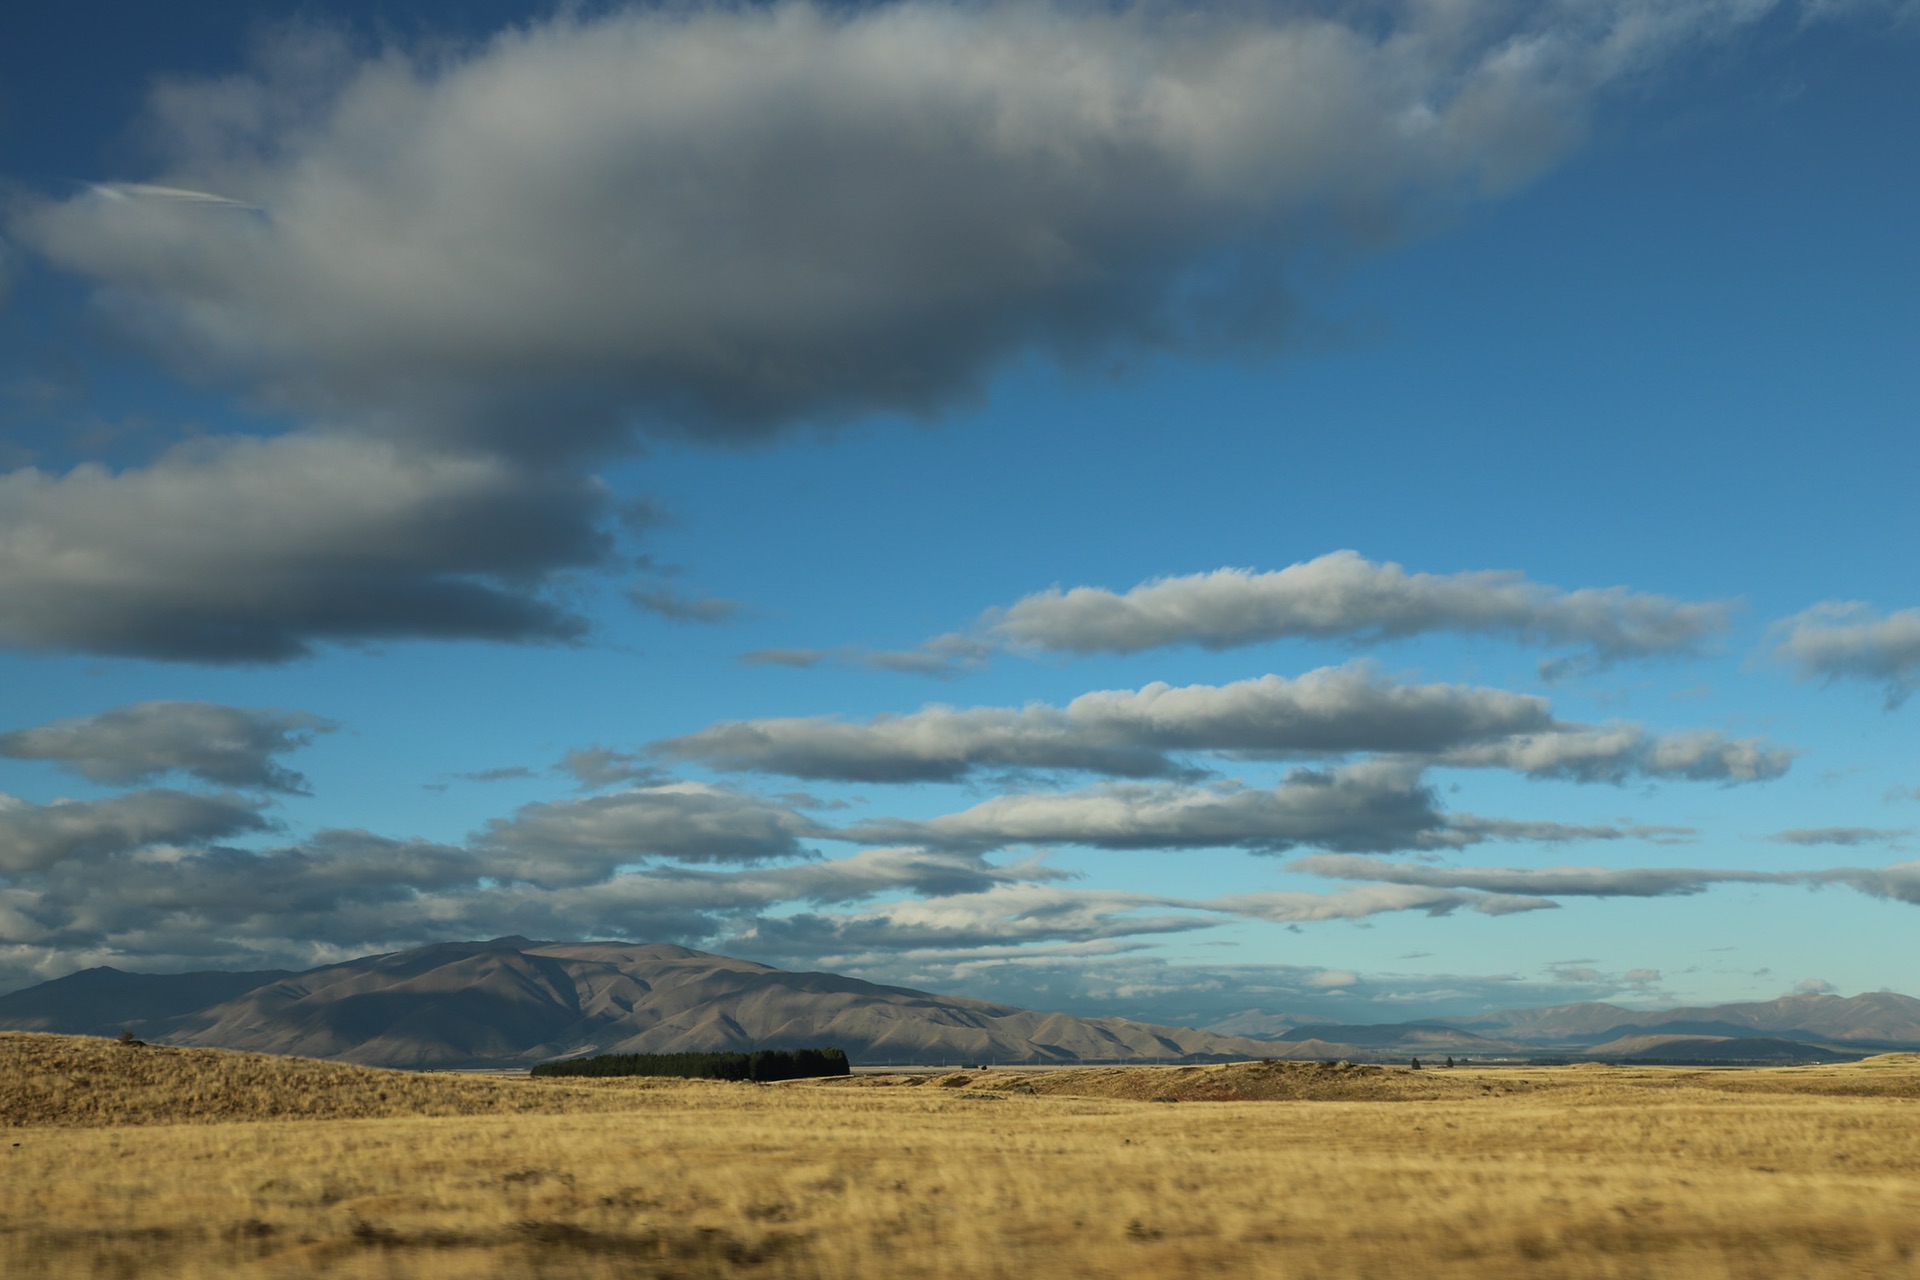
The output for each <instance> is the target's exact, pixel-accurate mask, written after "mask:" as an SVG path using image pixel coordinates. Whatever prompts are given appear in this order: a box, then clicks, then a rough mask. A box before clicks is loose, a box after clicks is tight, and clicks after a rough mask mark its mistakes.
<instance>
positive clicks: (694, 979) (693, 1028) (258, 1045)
mask: <svg viewBox="0 0 1920 1280" xmlns="http://www.w3.org/2000/svg"><path fill="white" fill-rule="evenodd" d="M0 1030H12V1031H49V1032H61V1033H67V1034H81V1035H118V1034H120V1033H122V1032H123V1031H127V1032H132V1033H133V1034H134V1035H136V1036H138V1037H140V1038H143V1039H147V1040H151V1041H156V1042H162V1043H167V1044H177V1045H188V1046H198V1047H208V1048H226V1049H249V1050H255V1051H259V1052H267V1053H281V1054H295V1055H300V1056H303V1057H314V1058H333V1059H338V1060H341V1061H346V1062H358V1063H364V1064H368V1065H378V1066H393V1067H411V1068H471V1067H518V1066H527V1065H531V1064H533V1063H536V1062H544V1061H549V1060H552V1059H555V1058H566V1057H575V1056H580V1055H584V1054H593V1053H673V1052H682V1051H689V1050H695V1051H705V1050H745V1049H755V1048H798V1047H806V1046H829V1045H830V1046H835V1047H838V1048H842V1049H844V1050H846V1051H847V1053H848V1055H849V1056H850V1057H852V1058H853V1059H854V1061H856V1062H860V1063H869V1064H873V1063H885V1062H899V1063H941V1062H950V1063H955V1064H961V1063H974V1062H1001V1063H1014V1062H1022V1063H1032V1062H1054V1063H1072V1062H1116V1061H1117V1062H1129V1061H1136V1062H1144V1061H1168V1060H1173V1061H1185V1062H1203V1061H1220V1060H1227V1059H1236V1058H1294V1059H1333V1058H1350V1059H1354V1060H1366V1059H1404V1058H1407V1057H1413V1056H1430V1057H1438V1056H1442V1055H1446V1056H1459V1057H1470V1058H1473V1059H1477V1060H1487V1059H1501V1058H1507V1059H1513V1058H1539V1057H1544V1056H1582V1057H1593V1058H1606V1059H1614V1060H1636V1059H1638V1060H1658V1061H1703V1062H1713V1061H1724V1062H1757V1061H1773V1062H1789V1061H1825V1060H1833V1059H1835V1058H1845V1057H1859V1056H1864V1055H1865V1054H1868V1053H1874V1052H1879V1051H1882V1050H1887V1049H1905V1048H1920V1000H1915V999H1912V998H1911V997H1908V996H1902V995H1896V994H1893V993H1891V992H1878V993H1872V994H1868V995H1860V996H1854V997H1851V998H1843V997H1840V996H1832V995H1801V996H1788V997H1785V998H1783V999H1779V1000H1772V1001H1766V1002H1764V1003H1754V1004H1730V1005H1715V1006H1710V1007H1702V1008H1687V1009H1669V1010H1662V1011H1657V1012H1650V1011H1646V1010H1636V1009H1627V1008H1623V1007H1621V1006H1618V1005H1611V1004H1597V1003H1583V1004H1572V1005H1560V1006H1555V1007H1552V1008H1545V1009H1524V1010H1510V1011H1504V1012H1499V1013H1488V1014H1481V1015H1476V1016H1473V1017H1467V1018H1454V1019H1447V1020H1438V1019H1427V1020H1422V1021H1417V1022H1404V1023H1387V1024H1367V1025H1358V1024H1343V1023H1324V1022H1322V1023H1306V1022H1302V1021H1299V1020H1297V1019H1293V1018H1289V1017H1287V1016H1286V1015H1275V1014H1268V1013H1262V1012H1257V1011H1256V1012H1250V1013H1247V1014H1243V1015H1240V1016H1238V1017H1235V1018H1231V1019H1227V1020H1226V1021H1224V1022H1220V1023H1216V1024H1215V1025H1214V1026H1213V1027H1211V1028H1208V1029H1205V1030H1197V1029H1194V1028H1189V1027H1164V1026H1155V1025H1151V1024H1147V1023H1141V1022H1132V1021H1128V1020H1126V1019H1123V1018H1075V1017H1069V1016H1067V1015H1065V1014H1058V1013H1038V1012H1034V1011H1032V1010H1027V1009H1019V1008H1015V1007H1013V1006H1011V1005H1004V1004H996V1003H991V1002H988V1001H984V1000H972V999H967V998H965V997H959V996H944V995H935V994H932V993H930V992H925V991H916V990H913V989H911V988H907V987H893V986H884V985H881V984H877V983H871V982H865V981H862V980H860V979H858V978H849V977H844V976H842V975H839V974H832V973H796V972H790V971H787V970H782V969H776V968H773V967H771V966H769V965H764V964H758V963H755V962H753V961H750V960H739V959H734V958H731V957H727V956H720V955H712V954H709V953H707V952H702V951H694V950H690V949H689V948H686V947H679V946H672V945H668V944H636V943H624V942H580V943H564V942H534V941H530V940H528V939H526V938H497V939H494V940H492V941H489V942H460V943H444V944H440V945H436V946H429V947H421V948H417V949H415V950H411V951H400V952H393V953H389V954H385V955H376V956H366V957H362V958H360V959H357V960H350V961H347V962H345V963H341V964H333V965H325V966H322V967H320V968H316V969H309V970H306V971H304V972H298V973H296V972H288V971H284V970H267V971H255V972H248V973H232V972H205V973H183V974H140V973H123V972H121V971H119V970H116V969H112V968H104V967H103V968H96V969H88V970H84V971H82V972H79V973H75V974H70V975H68V976H67V977H64V978H56V979H54V980H53V981H51V982H45V983H41V984H40V985H38V986H35V987H29V988H27V989H25V990H23V991H16V992H13V993H12V994H10V995H5V996H0Z"/></svg>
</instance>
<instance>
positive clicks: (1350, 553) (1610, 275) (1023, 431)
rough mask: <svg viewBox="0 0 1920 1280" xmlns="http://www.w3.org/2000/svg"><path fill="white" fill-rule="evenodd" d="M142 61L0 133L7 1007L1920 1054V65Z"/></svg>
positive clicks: (1662, 44) (1701, 18)
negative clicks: (1745, 1013)
mask: <svg viewBox="0 0 1920 1280" xmlns="http://www.w3.org/2000/svg"><path fill="white" fill-rule="evenodd" d="M160 10H161V7H157V6H146V7H123V6H118V5H110V4H94V5H76V6H66V7H62V8H59V9H57V10H55V9H43V10H41V11H39V12H37V13H36V14H35V15H33V16H31V17H29V18H28V19H26V20H25V21H26V23H27V30H26V31H25V34H24V38H17V39H9V40H8V41H7V43H6V48H5V51H4V53H0V184H3V185H4V194H3V196H0V273H4V274H3V278H4V280H5V282H6V292H5V295H4V296H5V299H6V305H5V308H4V310H0V422H4V428H3V429H4V439H3V440H0V448H3V449H4V455H3V456H0V467H4V468H5V474H4V475H0V646H4V648H3V649H0V667H4V676H5V681H6V688H7V689H8V691H9V698H8V701H7V703H6V706H5V712H6V714H5V722H4V723H0V793H4V794H5V795H6V796H8V797H10V799H9V800H8V801H7V802H6V803H5V805H4V807H0V986H6V987H17V986H21V985H25V984H27V983H30V982H32V981H36V980H40V979H44V978H47V977H53V976H57V975H59V974H61V973H64V972H69V971H71V970H73V969H75V968H79V967H84V966H87V965H92V964H100V963H111V964H114V965H117V966H120V967H124V968H130V969H149V970H170V969H183V968H213V967H219V968H259V967H268V966H301V965H307V964H313V963H320V962H324V961H328V960H332V959H338V958H344V957H347V956H351V955H356V954H363V953H365V952H368V951H375V950H392V949H397V948H400V947H404V946H409V945H415V944H419V943H423V942H429V941H435V940H444V939H453V938H468V937H488V936H496V935H500V934H507V933H524V934H528V935H530V936H541V937H626V938H634V939H642V940H662V941H676V942H682V943H686V944H689V945H693V946H699V947H705V948H708V949H712V950H717V951H724V952H728V953H731V954H741V955H748V956H752V957H754V958H758V959H763V960H766V961H768V962H770V963H776V964H780V965H783V966H788V967H801V968H827V969H835V970H840V971H845V972H851V973H857V974H860V975H862V976H867V977H872V978H876V979H880V980H887V981H898V982H905V983H910V984H913V985H921V986H927V987H931V988H935V989H939V990H946V991H955V992H962V993H968V994H980V995H988V996H993V997H997V998H1003V999H1007V1000H1010V1001H1014V1002H1017V1003H1021V1004H1027V1005H1032V1006H1035V1007H1042V1008H1059V1009H1067V1010H1070V1011H1073V1012H1080V1013H1095V1012H1098V1013H1115V1014H1123V1015H1128V1016H1136V1017H1148V1018H1153V1019H1157V1020H1162V1021H1178V1022H1188V1023H1196V1024H1205V1023H1207V1022H1210V1021H1217V1020H1220V1019H1223V1018H1226V1017H1228V1016H1231V1015H1233V1014H1237V1013H1242V1012H1246V1011H1249V1010H1260V1011H1264V1012H1267V1013H1272V1014H1297V1015H1300V1016H1310V1017H1316V1018H1319V1017H1328V1016H1335V1017H1344V1018H1354V1019H1359V1020H1387V1019H1394V1018H1401V1017H1416V1016H1424V1015H1428V1014H1437V1013H1466V1012H1476V1011H1481V1010H1484V1009H1488V1008H1496V1007H1506V1006H1516V1005H1526V1004H1537V1003H1551V1002H1558V1001H1561V1000H1570V999H1614V1000H1621V1001H1625V1002H1629V1003H1642V1004H1674V1003H1696V1002H1714V1001H1724V1000H1735V999H1765V998H1771V997H1773V996H1777V995H1781V994H1784V993H1787V992H1789V991H1793V990H1796V989H1801V990H1828V989H1831V990H1836V991H1839V992H1842V993H1846V994H1852V993H1854V992H1856V991H1864V990H1876V989H1882V988H1887V989H1895V990H1904V991H1908V992H1912V991H1914V990H1915V989H1916V985H1917V984H1916V975H1915V973H1914V970H1913V962H1912V959H1911V954H1912V948H1911V946H1910V945H1905V940H1906V938H1907V937H1908V936H1909V934H1910V931H1911V927H1912V925H1911V921H1912V919H1913V917H1912V912H1913V911H1914V910H1915V908H1916V905H1917V904H1920V861H1916V859H1920V758H1917V757H1916V753H1915V751H1914V719H1913V717H1914V715H1915V714H1916V712H1915V710H1914V706H1913V705H1912V703H1911V702H1910V701H1908V700H1907V698H1906V695H1907V694H1908V693H1909V692H1911V691H1912V690H1913V689H1914V687H1915V686H1916V685H1920V591H1917V590H1916V586H1915V580H1914V575H1913V572H1912V557H1911V555H1910V553H1909V550H1908V549H1909V548H1910V547H1911V545H1912V544H1913V541H1914V533H1915V520H1914V517H1913V515H1912V511H1913V506H1912V503H1911V501H1910V500H1909V499H1908V490H1909V489H1910V488H1911V484H1912V480H1911V477H1912V476H1913V475H1915V474H1917V473H1920V433H1917V432H1916V431H1915V430H1914V424H1915V420H1916V408H1920V394H1917V393H1920V377H1916V374H1915V372H1914V370H1915V369H1916V368H1920V360H1916V358H1915V357H1916V354H1920V353H1916V351H1915V347H1916V339H1920V302H1916V301H1915V300H1916V298H1920V252H1916V250H1915V246H1914V239H1913V235H1912V228H1913V227H1914V226H1916V225H1920V176H1916V172H1915V168H1914V166H1913V164H1912V159H1911V157H1912V153H1913V149H1914V143H1915V138H1914V128H1913V125H1912V123H1911V122H1912V121H1914V120H1917V119H1920V77H1916V76H1915V75H1913V70H1914V66H1915V60H1916V56H1920V31H1917V30H1916V27H1915V16H1914V14H1913V11H1912V10H1911V9H1910V8H1907V7H1903V6H1900V5H1894V4H1876V3H1866V2H1862V3H1855V4H1847V5H1810V4H1803V5H1792V4H1769V3H1764V2H1762V0H1754V2H1753V3H1741V4H1716V3H1704V2H1702V3H1687V2H1669V3H1663V4H1649V3H1638V2H1636V0H1608V2H1607V3H1601V4H1591V3H1589V4H1581V5H1571V4H1569V5H1545V6H1540V5H1509V4H1502V3H1496V2H1495V0H1461V2H1459V3H1450V4H1440V3H1402V4H1386V5H1351V6H1348V5H1342V4H1337V3H1329V4H1314V5H1307V4H1302V5H1274V6H1267V7H1260V8H1254V9H1247V8H1240V7H1235V8H1227V9H1220V10H1218V11H1215V10H1213V9H1210V8H1208V7H1206V6H1194V7H1190V8H1187V9H1181V10H1174V9H1159V8H1126V7H1120V8H1096V7H1070V6H1045V5H1010V6H999V7H976V6H962V5H931V4H922V3H912V2H909V3H899V4H893V5H881V6H871V7H862V6H845V7H836V8H832V9H814V8H810V7H807V6H778V7H771V8H768V7H745V8H725V9H720V8H715V9H708V8H702V7H699V6H693V7H686V8H675V9H672V10H671V11H667V10H648V9H635V8H623V7H613V6H607V7H599V6H590V7H587V8H584V9H569V10H565V11H563V12H561V13H559V14H556V13H554V12H553V11H551V10H548V9H545V8H534V7H520V6H513V5H505V4H498V5H480V6H433V5H424V6H410V7H408V9H407V10H406V11H405V12H404V13H398V12H396V11H394V10H391V9H385V8H382V7H378V6H373V7H367V6H349V5H339V6H330V7H326V8H323V9H314V8H304V9H301V10H299V11H297V12H296V11H295V10H294V9H292V8H290V7H289V8H286V9H284V10H276V9H275V8H274V7H273V6H244V7H242V6H233V7H231V11H227V10H223V9H222V8H221V7H220V6H196V7H194V8H193V9H192V10H191V12H190V13H189V12H188V11H187V10H181V11H180V12H178V13H174V14H168V13H165V12H162V11H160ZM102 33H106V34H105V35H104V36H103V35H102ZM1076 700H1078V701H1076Z"/></svg>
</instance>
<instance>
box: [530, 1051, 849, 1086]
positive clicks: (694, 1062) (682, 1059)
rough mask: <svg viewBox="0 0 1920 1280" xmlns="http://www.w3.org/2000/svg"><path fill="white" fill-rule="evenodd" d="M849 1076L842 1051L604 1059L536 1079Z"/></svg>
mask: <svg viewBox="0 0 1920 1280" xmlns="http://www.w3.org/2000/svg"><path fill="white" fill-rule="evenodd" d="M852 1071H853V1068H852V1066H851V1065H850V1064H849V1063H848V1062H847V1055H846V1051H845V1050H843V1049H756V1050H755V1051H754V1052H752V1053H604V1054H601V1055H600V1056H599V1057H597V1058H573V1059H570V1060H568V1061H565V1062H543V1063H541V1064H540V1065H539V1066H537V1067H535V1068H534V1069H533V1072H532V1074H534V1075H536V1076H676V1077H679V1078H681V1079H687V1080H758V1081H767V1080H810V1079H813V1078H814V1077H816V1076H844V1075H849V1074H851V1073H852Z"/></svg>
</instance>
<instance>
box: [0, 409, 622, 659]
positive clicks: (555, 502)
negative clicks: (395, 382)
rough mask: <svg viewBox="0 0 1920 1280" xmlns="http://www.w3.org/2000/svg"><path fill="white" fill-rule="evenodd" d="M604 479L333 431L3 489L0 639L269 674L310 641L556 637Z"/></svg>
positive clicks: (42, 477) (589, 558)
mask: <svg viewBox="0 0 1920 1280" xmlns="http://www.w3.org/2000/svg"><path fill="white" fill-rule="evenodd" d="M605 504H606V496H605V493H604V491H603V489H602V487H601V486H600V485H599V483H598V482H596V481H593V480H589V479H585V478H582V477H580V476H576V475H566V474H556V473H547V472H535V471H531V470H529V469H527V468H525V467H520V466H516V465H512V464H509V463H507V462H504V461H502V460H500V459H497V458H489V457H484V456H481V455H477V454H469V455H463V456H458V457H455V456H449V455H442V454H434V453H427V452H421V451H418V450H415V449H411V448H403V447H400V446H397V445H393V444H388V443H381V442H378V441H374V440H369V439H364V438H356V437H350V436H337V435H294V436H282V437H277V438H274V439H266V440H258V439H251V438H233V439H226V440H214V441H203V442H196V443H193V444H188V445H182V446H179V447H178V448H176V449H174V450H173V451H171V452H169V453H167V454H166V455H164V456H163V457H161V458H160V459H159V460H158V461H157V462H155V463H154V464H152V465H151V466H148V467H145V468H139V469H131V470H126V471H120V472H113V471H109V470H107V469H105V468H102V467H99V466H94V465H86V466H81V467H77V468H75V469H74V470H72V471H69V472H67V473H65V474H64V475H52V474H46V473H43V472H40V471H36V470H31V469H29V470H24V471H14V472H12V473H9V474H7V475H4V476H0V644H5V645H10V646H13V647H16V648H23V649H43V650H69V651H79V652H84V653H96V654H105V655H113V656H123V657H139V658H152V659H159V660H163V661H183V662H206V663H258V662H280V661H286V660H288V659H292V658H298V657H301V656H303V655H304V654H306V653H307V652H309V650H310V648H311V645H312V644H313V643H314V642H315V641H320V640H332V641H340V642H355V641H361V642H364V641H376V640H393V639H407V638H432V639H443V640H453V639H492V640H519V641H528V640H534V641H554V640H565V639H570V638H572V637H574V636H577V635H579V634H580V633H581V631H582V629H583V626H584V624H583V623H582V622H581V621H580V619H578V618H577V617H575V616H574V615H573V614H571V613H570V612H569V611H568V610H567V609H565V608H564V607H563V606H561V605H560V604H558V603H556V601H555V600H554V598H553V596H552V594H551V592H550V590H549V588H551V587H552V585H553V583H554V580H555V575H556V574H557V573H558V572H560V571H562V570H565V569H568V568H575V567H582V566H588V565H592V564H596V563H598V562H599V561H600V560H601V559H602V558H603V557H604V555H605V554H606V552H607V544H606V540H605V538H604V536H603V535H602V534H600V533H599V532H598V531H597V530H596V528H595V520H596V518H597V516H598V514H599V513H600V511H601V510H602V509H603V508H604V506H605Z"/></svg>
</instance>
